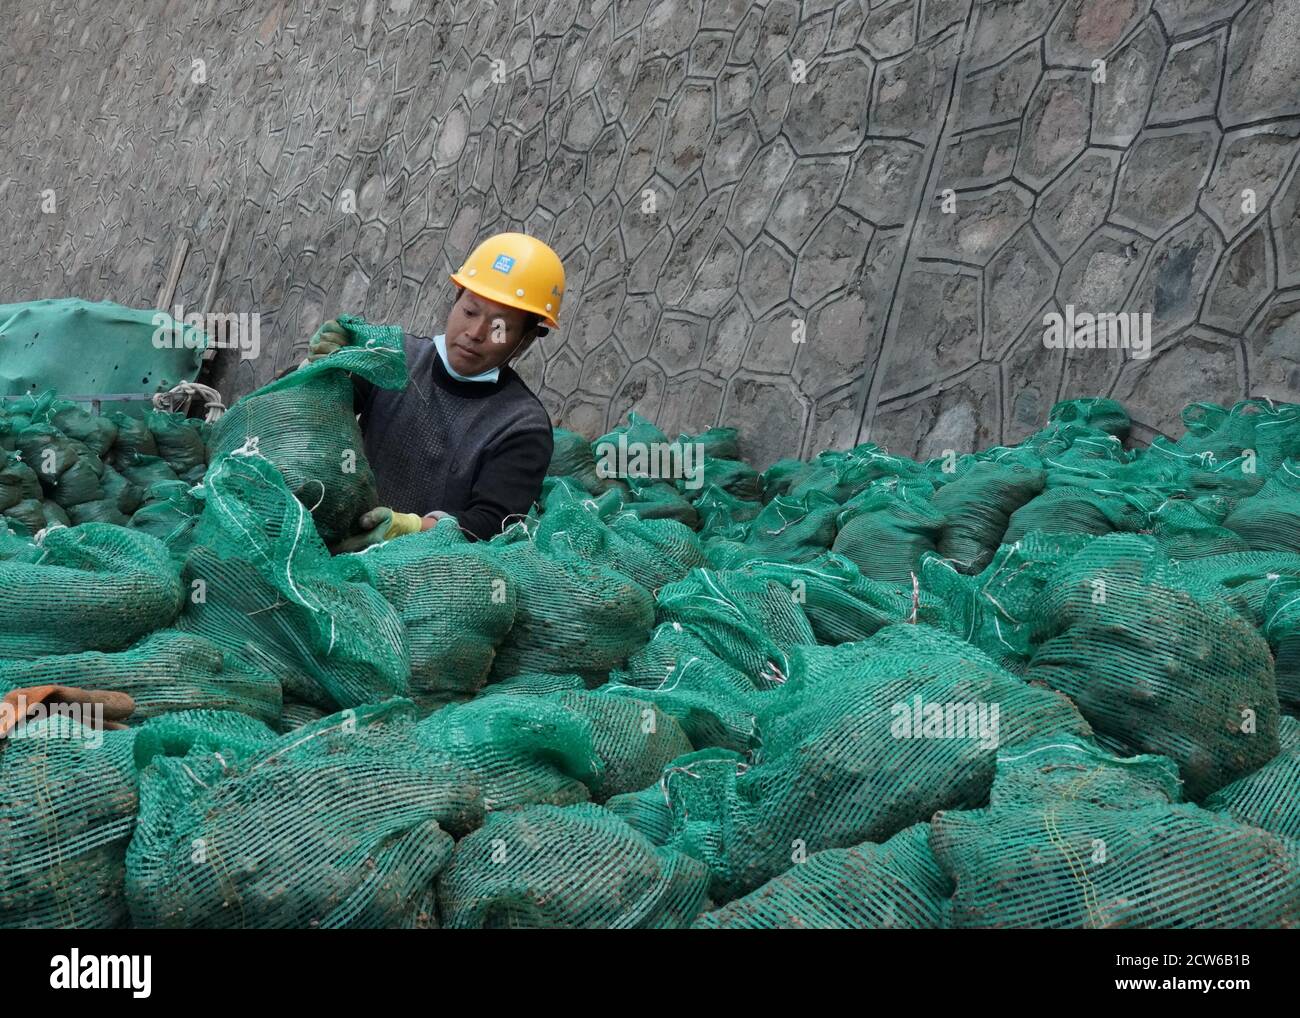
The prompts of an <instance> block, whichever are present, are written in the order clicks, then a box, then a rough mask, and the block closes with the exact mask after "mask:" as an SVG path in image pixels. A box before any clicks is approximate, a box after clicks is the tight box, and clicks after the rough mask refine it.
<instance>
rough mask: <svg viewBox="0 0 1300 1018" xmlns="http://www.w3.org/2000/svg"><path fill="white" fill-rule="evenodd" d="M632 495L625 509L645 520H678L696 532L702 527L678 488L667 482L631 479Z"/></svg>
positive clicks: (687, 500) (693, 508) (697, 515)
mask: <svg viewBox="0 0 1300 1018" xmlns="http://www.w3.org/2000/svg"><path fill="white" fill-rule="evenodd" d="M628 486H629V487H630V488H631V495H630V496H629V497H628V498H627V499H626V500H625V501H624V503H623V507H624V508H625V509H626V510H627V511H628V512H630V513H635V514H636V515H637V516H638V517H640V518H641V519H643V520H676V521H677V522H678V523H680V524H682V525H683V526H686V527H689V528H691V529H692V530H694V529H695V528H696V527H698V526H699V525H700V515H699V513H698V512H696V509H695V506H693V505H691V503H690V500H689V499H687V498H686V497H685V496H684V495H683V494H682V493H681V492H679V491H678V490H677V488H676V487H675V486H674V485H672V484H670V483H668V482H667V481H641V480H637V479H636V478H632V479H629V481H628Z"/></svg>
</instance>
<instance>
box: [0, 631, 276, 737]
mask: <svg viewBox="0 0 1300 1018" xmlns="http://www.w3.org/2000/svg"><path fill="white" fill-rule="evenodd" d="M47 684H48V685H68V686H79V687H80V688H82V689H108V690H113V691H115V692H119V693H127V694H129V695H130V696H131V698H132V699H133V700H134V701H135V711H134V712H133V713H132V715H131V721H132V722H137V721H143V720H145V719H146V718H151V717H154V716H156V715H158V714H163V713H166V712H168V711H177V710H187V709H196V708H211V709H216V710H233V711H241V712H243V713H245V714H249V715H251V716H252V717H255V718H258V719H260V720H262V721H264V722H266V723H267V724H272V723H274V721H275V720H276V719H277V718H278V717H279V716H280V683H279V682H278V681H276V679H275V678H273V677H272V676H270V675H266V674H264V673H262V672H258V671H256V670H254V669H251V668H248V667H247V666H245V665H242V664H241V663H240V662H239V661H237V660H234V659H230V660H227V659H226V658H225V657H224V656H223V655H222V653H221V650H220V649H219V648H218V647H216V646H215V645H214V644H212V643H209V642H208V641H207V640H204V639H202V638H201V637H198V636H193V635H190V634H186V633H180V632H177V631H175V630H170V629H165V630H161V631H159V632H157V633H153V634H152V635H150V636H147V637H145V639H143V640H141V641H140V642H139V643H137V644H136V645H135V646H133V647H130V648H129V649H127V650H123V651H118V652H117V653H111V654H105V653H102V652H101V651H97V650H88V651H83V652H81V653H80V654H51V655H47V656H45V657H40V658H37V659H36V660H34V661H0V695H3V694H4V693H6V692H8V691H9V690H10V689H16V688H17V687H19V686H40V685H47Z"/></svg>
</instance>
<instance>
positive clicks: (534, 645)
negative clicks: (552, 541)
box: [491, 541, 654, 679]
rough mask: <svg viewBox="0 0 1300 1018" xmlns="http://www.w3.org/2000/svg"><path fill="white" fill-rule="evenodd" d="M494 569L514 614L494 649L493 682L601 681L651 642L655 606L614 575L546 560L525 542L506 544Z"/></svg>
mask: <svg viewBox="0 0 1300 1018" xmlns="http://www.w3.org/2000/svg"><path fill="white" fill-rule="evenodd" d="M497 563H498V564H499V565H500V566H501V568H502V569H504V570H505V573H506V576H507V577H508V578H509V579H510V580H511V581H512V582H513V584H514V586H515V588H516V589H517V591H518V602H517V605H518V607H517V610H516V613H515V624H514V626H513V627H512V628H511V630H510V632H509V633H508V634H506V638H505V640H504V641H503V642H502V643H501V645H500V646H499V647H498V648H497V656H496V658H495V659H494V661H493V663H492V676H491V677H492V678H493V679H507V678H509V677H510V676H512V675H519V674H522V673H525V672H557V673H561V674H563V673H567V672H577V673H579V674H581V675H583V676H600V675H603V674H605V673H607V672H608V671H609V670H610V669H611V668H615V667H617V666H618V665H620V664H622V663H623V661H624V660H625V659H626V658H627V656H628V654H630V653H632V651H634V650H636V648H637V647H639V646H641V644H643V643H645V641H646V639H647V638H648V636H649V633H650V628H651V626H652V624H653V622H654V601H653V599H652V598H651V596H650V594H649V592H647V591H646V589H645V588H644V587H642V586H641V585H640V584H638V583H635V582H634V581H632V580H630V579H628V578H627V577H625V576H623V575H622V574H620V573H616V572H613V571H612V570H610V569H607V568H605V567H603V566H600V565H596V564H594V563H590V562H582V561H578V560H576V559H570V558H564V559H556V558H552V557H549V556H547V555H545V554H543V553H542V552H541V551H540V550H539V549H538V548H536V547H534V546H533V544H532V543H530V542H526V541H525V542H522V543H516V544H509V545H506V546H505V548H503V549H502V551H501V552H500V554H499V555H498V556H497Z"/></svg>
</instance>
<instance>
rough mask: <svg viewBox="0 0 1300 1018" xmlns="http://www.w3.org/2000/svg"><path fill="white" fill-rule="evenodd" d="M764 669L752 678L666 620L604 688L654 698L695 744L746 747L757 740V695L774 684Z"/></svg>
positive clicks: (645, 698) (636, 696) (611, 676)
mask: <svg viewBox="0 0 1300 1018" xmlns="http://www.w3.org/2000/svg"><path fill="white" fill-rule="evenodd" d="M762 674H765V673H760V675H759V676H757V677H756V678H755V679H750V678H749V677H748V676H747V675H746V674H745V673H744V672H742V671H740V670H739V669H738V668H735V667H734V666H732V665H730V664H728V663H727V662H726V661H724V660H722V659H721V658H720V657H718V655H717V654H715V653H714V652H713V651H712V650H711V649H710V648H709V646H708V645H707V644H706V643H705V642H704V641H703V640H701V639H700V638H699V637H698V636H696V635H695V634H693V633H691V632H689V631H688V630H686V629H685V628H684V627H683V626H682V625H681V624H680V623H673V622H668V623H665V624H663V625H661V626H657V627H656V628H655V630H654V633H653V634H652V635H651V637H650V642H649V643H647V644H646V645H645V646H644V647H642V648H641V649H640V650H638V651H636V653H634V654H633V655H632V656H631V657H629V658H628V662H627V667H626V668H624V669H618V670H615V671H614V672H612V673H611V674H610V684H609V685H607V686H605V687H602V689H603V691H604V692H606V693H608V694H609V695H611V696H629V697H632V698H634V699H643V700H646V701H649V702H650V703H653V704H654V705H655V706H656V707H658V708H659V709H660V710H662V711H663V712H664V713H665V714H668V715H669V716H670V717H673V718H676V719H677V721H678V723H679V724H680V725H681V726H682V730H683V731H684V732H685V733H686V736H687V738H688V739H689V740H690V742H691V745H693V746H694V747H695V748H696V749H702V748H704V747H706V746H717V747H720V748H724V749H732V750H737V751H741V752H744V751H747V750H749V749H751V748H753V747H755V746H757V745H758V744H759V731H758V719H757V717H756V716H755V710H756V704H757V703H758V702H759V698H760V695H761V693H762V692H763V691H770V690H772V689H773V688H775V686H774V685H773V683H771V682H769V681H767V680H764V679H763V678H762ZM759 682H761V683H762V685H761V686H760V685H757V684H756V683H759Z"/></svg>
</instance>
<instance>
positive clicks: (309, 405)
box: [211, 316, 406, 543]
mask: <svg viewBox="0 0 1300 1018" xmlns="http://www.w3.org/2000/svg"><path fill="white" fill-rule="evenodd" d="M339 321H340V323H341V324H343V326H344V327H345V328H346V329H347V330H348V332H349V333H350V335H351V338H352V345H350V346H347V347H344V348H343V349H341V350H339V351H338V352H336V353H333V354H331V355H330V356H328V357H323V358H321V359H320V360H318V361H315V362H313V363H311V364H307V365H304V366H303V367H300V368H299V369H298V370H296V371H293V372H291V373H290V374H288V375H286V376H284V377H283V378H280V379H277V380H276V381H274V382H272V383H271V384H269V385H265V386H263V387H262V388H260V389H258V390H257V391H256V392H251V393H249V394H248V395H247V396H244V397H243V398H241V399H239V400H237V401H236V402H235V403H234V405H233V406H231V408H230V409H229V410H228V411H226V413H225V414H224V415H222V417H221V420H219V421H218V422H217V423H216V424H215V425H214V426H213V429H212V437H211V458H212V460H213V461H214V462H215V461H216V460H217V459H218V458H219V457H221V456H224V455H227V454H229V453H231V452H234V451H235V450H236V449H239V448H242V447H244V446H245V445H247V444H248V443H249V442H250V441H251V442H252V444H253V446H254V447H255V448H256V449H257V451H259V452H260V453H261V454H262V455H263V456H265V457H267V458H268V459H269V460H271V462H272V463H274V464H275V465H276V467H277V468H278V469H279V471H280V473H281V474H283V475H284V479H285V483H286V484H287V485H288V486H289V490H290V491H292V492H293V493H294V495H296V496H297V497H298V498H299V499H300V500H301V501H302V503H303V504H304V505H306V506H308V507H309V508H310V509H311V511H312V518H313V519H314V520H315V521H316V526H317V529H318V530H319V531H320V534H321V537H322V538H324V539H325V541H326V542H329V543H333V542H335V541H337V540H339V539H340V538H342V537H344V536H346V535H347V534H348V533H349V532H350V530H351V528H352V525H353V523H354V522H355V521H356V519H357V517H358V516H359V515H360V514H361V513H363V512H365V511H366V510H368V509H371V508H373V507H374V505H375V503H376V501H377V498H378V496H377V494H376V491H375V478H374V474H373V473H372V472H371V470H370V464H369V463H367V462H366V457H365V453H364V451H363V443H362V439H361V428H360V426H359V425H358V424H357V420H356V415H355V413H354V412H353V409H352V381H351V378H350V375H352V374H356V375H360V376H361V377H362V378H364V379H366V380H367V381H369V382H371V383H373V384H375V385H378V386H380V387H382V388H385V389H400V388H402V386H404V385H405V384H406V357H405V354H404V353H403V347H402V330H401V329H400V328H398V327H396V326H375V325H368V324H366V323H365V322H364V321H362V320H360V319H358V318H352V317H349V316H343V317H342V318H340V319H339Z"/></svg>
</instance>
